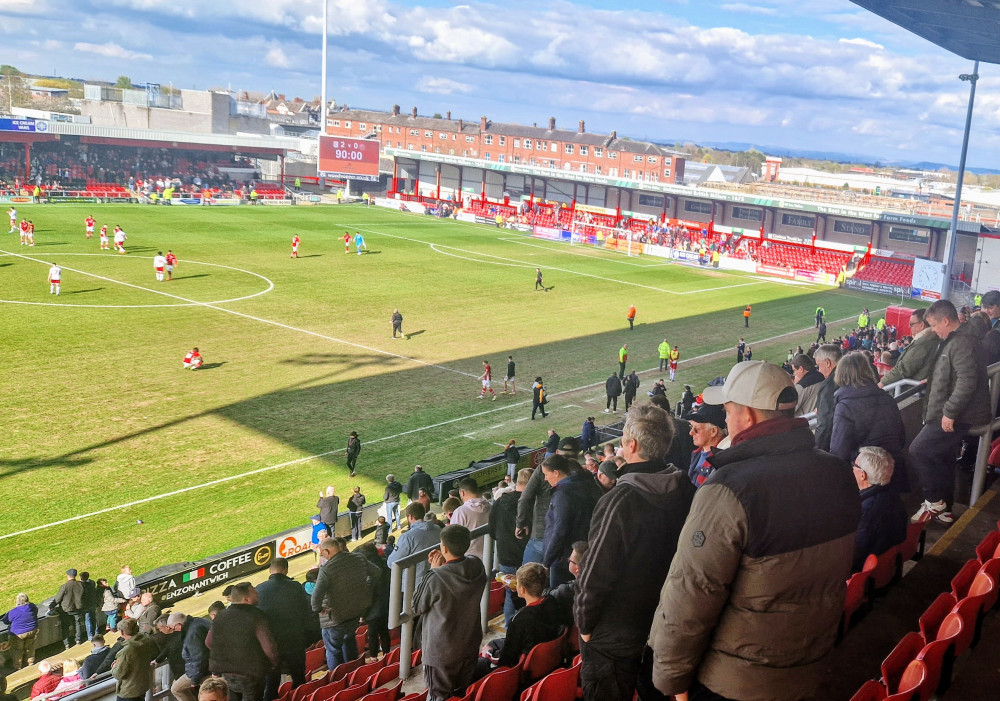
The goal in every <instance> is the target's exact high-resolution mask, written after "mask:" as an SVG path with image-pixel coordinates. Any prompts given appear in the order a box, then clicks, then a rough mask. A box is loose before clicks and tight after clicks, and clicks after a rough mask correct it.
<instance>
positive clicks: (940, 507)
mask: <svg viewBox="0 0 1000 701" xmlns="http://www.w3.org/2000/svg"><path fill="white" fill-rule="evenodd" d="M931 520H934V521H937V522H938V523H943V524H945V525H948V524H952V523H954V522H955V515H954V514H952V513H951V512H950V511H948V505H947V504H946V503H944V502H943V501H936V502H929V501H926V500H925V501H924V503H923V504H921V505H920V508H919V509H918V510H917V513H915V514H913V516H912V517H911V518H910V521H911V522H912V523H920V522H922V521H931Z"/></svg>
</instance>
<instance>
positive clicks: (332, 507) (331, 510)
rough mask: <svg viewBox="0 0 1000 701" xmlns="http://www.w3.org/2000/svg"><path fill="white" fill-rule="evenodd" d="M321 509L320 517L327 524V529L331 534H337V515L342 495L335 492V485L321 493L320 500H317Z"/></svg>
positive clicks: (318, 507)
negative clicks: (339, 495)
mask: <svg viewBox="0 0 1000 701" xmlns="http://www.w3.org/2000/svg"><path fill="white" fill-rule="evenodd" d="M316 508H317V509H319V518H320V520H321V521H322V522H323V523H324V524H325V525H326V530H327V531H329V533H330V536H331V537H333V536H335V535H336V533H337V531H336V530H335V529H336V526H337V515H338V512H339V511H340V497H338V496H337V495H336V494H335V493H334V489H333V485H330V486H329V487H327V488H326V493H325V494H324V493H323V492H320V493H319V501H317V502H316Z"/></svg>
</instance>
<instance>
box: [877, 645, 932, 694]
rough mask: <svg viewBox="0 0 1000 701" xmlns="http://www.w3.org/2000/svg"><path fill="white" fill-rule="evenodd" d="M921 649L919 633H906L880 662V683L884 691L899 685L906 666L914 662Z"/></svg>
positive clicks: (922, 647)
mask: <svg viewBox="0 0 1000 701" xmlns="http://www.w3.org/2000/svg"><path fill="white" fill-rule="evenodd" d="M923 649H924V639H923V637H922V636H921V635H920V633H912V632H911V633H907V634H906V635H904V636H903V638H902V640H900V641H899V642H898V643H896V647H894V648H893V649H892V652H890V653H889V654H888V655H887V656H886V658H885V659H884V660H883V661H882V667H881V670H882V683H883V684H884V685H885V688H886V689H895V688H896V687H897V686H898V685H899V680H900V679H901V678H902V676H903V673H904V672H905V671H906V667H907V665H908V664H910V662H912V661H913V660H915V659H916V658H917V655H919V654H920V651H921V650H923Z"/></svg>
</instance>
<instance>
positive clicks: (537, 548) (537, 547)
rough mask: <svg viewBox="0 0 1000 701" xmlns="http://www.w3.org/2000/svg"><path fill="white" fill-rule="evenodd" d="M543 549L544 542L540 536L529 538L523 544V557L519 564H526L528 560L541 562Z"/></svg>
mask: <svg viewBox="0 0 1000 701" xmlns="http://www.w3.org/2000/svg"><path fill="white" fill-rule="evenodd" d="M544 550H545V544H544V543H543V542H542V539H541V538H529V539H528V543H527V545H525V546H524V559H523V560H522V561H521V564H522V565H527V564H528V563H529V562H541V561H542V552H543V551H544Z"/></svg>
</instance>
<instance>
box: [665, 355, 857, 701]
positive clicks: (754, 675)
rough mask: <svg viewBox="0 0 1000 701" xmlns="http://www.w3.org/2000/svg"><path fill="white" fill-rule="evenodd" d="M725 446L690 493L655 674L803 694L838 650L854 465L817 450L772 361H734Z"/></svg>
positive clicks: (680, 689)
mask: <svg viewBox="0 0 1000 701" xmlns="http://www.w3.org/2000/svg"><path fill="white" fill-rule="evenodd" d="M702 396H703V397H704V400H705V402H706V403H707V404H723V405H725V409H726V426H727V428H728V429H729V434H730V436H731V437H732V445H731V447H730V448H728V449H726V450H723V451H720V452H718V453H715V454H714V455H712V457H711V458H709V462H710V464H711V465H712V467H714V468H715V472H714V473H713V474H712V477H711V478H710V479H709V480H708V481H706V482H705V484H704V485H703V486H702V487H701V488H700V489H699V490H698V491H697V493H696V494H695V497H694V502H693V504H692V505H691V512H690V514H689V515H688V518H687V521H686V522H685V524H684V529H683V530H682V531H681V535H680V539H679V541H678V544H677V554H676V555H675V556H674V559H673V563H672V564H671V567H670V573H669V574H668V576H667V579H666V582H664V585H663V590H662V592H661V595H660V605H659V608H658V609H657V611H656V615H655V617H654V619H653V625H652V630H651V632H650V638H649V645H650V647H651V648H652V657H653V663H652V682H653V684H654V685H655V686H656V688H657V689H659V690H660V691H661V692H663V693H665V694H674V695H676V696H677V698H678V699H682V700H683V701H687V698H688V693H689V692H691V695H692V697H698V698H719V697H722V698H730V699H749V698H764V697H765V696H766V697H767V698H771V699H776V700H777V701H782V700H785V699H787V700H788V701H792V700H794V699H801V698H806V697H810V696H812V694H813V692H814V691H815V689H816V686H817V684H818V682H819V679H820V674H821V673H822V671H823V660H824V658H825V656H826V654H827V653H828V652H829V651H830V649H831V648H832V647H833V644H834V640H835V639H836V635H837V626H838V624H839V621H840V614H841V611H842V610H843V605H844V580H846V579H847V577H848V576H849V575H850V572H851V559H852V557H853V550H854V533H855V531H856V530H857V526H858V520H859V519H860V517H861V503H860V498H859V496H858V489H857V485H856V484H855V482H854V478H853V477H852V475H851V470H850V468H849V467H848V466H847V464H846V463H844V462H843V461H842V460H840V459H839V458H837V457H834V456H832V455H830V454H828V453H825V452H822V451H819V450H816V449H815V448H814V447H813V436H812V434H811V433H810V431H809V426H808V423H807V422H806V420H805V419H796V418H794V417H793V414H794V411H795V404H796V399H797V396H796V391H795V388H794V386H793V385H792V378H791V377H789V376H788V374H787V373H786V372H785V371H783V370H782V369H781V368H779V367H777V366H775V365H771V364H769V363H766V362H762V361H749V362H743V363H739V364H738V365H736V366H735V367H734V368H733V369H732V371H731V372H730V373H729V377H728V378H726V383H725V385H724V386H722V387H709V388H707V389H706V390H705V391H704V393H703V395H702Z"/></svg>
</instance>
